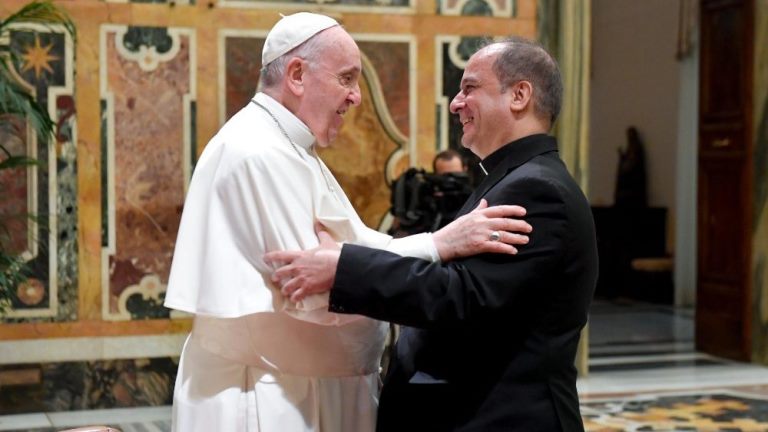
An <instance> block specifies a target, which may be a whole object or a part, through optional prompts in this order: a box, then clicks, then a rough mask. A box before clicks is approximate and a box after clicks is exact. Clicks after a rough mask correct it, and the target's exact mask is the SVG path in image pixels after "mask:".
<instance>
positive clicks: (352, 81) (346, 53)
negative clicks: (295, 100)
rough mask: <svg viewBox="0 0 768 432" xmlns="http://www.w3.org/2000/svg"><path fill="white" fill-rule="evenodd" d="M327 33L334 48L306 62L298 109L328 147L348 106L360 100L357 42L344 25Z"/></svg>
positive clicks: (330, 45) (300, 116)
mask: <svg viewBox="0 0 768 432" xmlns="http://www.w3.org/2000/svg"><path fill="white" fill-rule="evenodd" d="M326 33H327V34H325V35H324V36H325V37H329V38H331V40H330V41H329V44H328V46H329V47H331V48H329V49H326V50H325V52H324V53H323V54H322V55H321V56H319V59H318V60H317V61H315V62H313V63H308V64H307V71H306V74H307V75H306V77H305V88H304V91H305V94H304V102H303V103H302V108H301V111H302V112H301V113H299V118H301V119H302V120H304V123H306V125H307V126H308V127H309V129H310V130H311V131H312V133H313V134H314V135H315V139H317V145H319V146H320V147H327V146H328V145H330V144H331V143H332V142H333V141H334V140H335V139H336V137H337V136H338V134H339V130H340V129H341V126H342V125H343V124H344V115H345V114H346V113H347V110H349V108H350V107H351V106H357V105H360V100H361V95H360V86H359V84H358V81H359V79H360V73H361V63H360V50H359V49H358V48H357V44H356V43H355V41H354V40H353V39H352V37H351V36H349V34H347V32H346V31H344V29H342V28H341V27H333V28H330V29H328V30H326Z"/></svg>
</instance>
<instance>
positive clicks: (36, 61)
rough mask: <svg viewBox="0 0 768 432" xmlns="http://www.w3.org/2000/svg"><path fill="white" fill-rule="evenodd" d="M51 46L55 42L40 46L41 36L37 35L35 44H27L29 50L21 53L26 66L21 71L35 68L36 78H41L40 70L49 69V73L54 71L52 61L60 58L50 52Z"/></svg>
mask: <svg viewBox="0 0 768 432" xmlns="http://www.w3.org/2000/svg"><path fill="white" fill-rule="evenodd" d="M51 48H53V43H50V44H49V45H47V46H40V38H39V37H38V36H37V35H35V46H30V45H27V46H26V49H27V52H26V53H24V54H22V55H21V57H22V58H23V59H24V67H22V69H21V71H22V72H26V71H28V70H30V69H35V78H40V72H41V71H42V70H43V69H45V70H46V71H48V73H53V69H51V62H53V61H58V60H59V58H58V57H57V56H55V55H51V54H50V51H51Z"/></svg>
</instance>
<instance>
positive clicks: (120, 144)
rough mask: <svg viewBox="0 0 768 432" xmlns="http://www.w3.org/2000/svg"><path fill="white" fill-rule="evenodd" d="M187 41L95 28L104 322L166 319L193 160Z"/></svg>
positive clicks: (183, 36)
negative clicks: (103, 206) (98, 70)
mask: <svg viewBox="0 0 768 432" xmlns="http://www.w3.org/2000/svg"><path fill="white" fill-rule="evenodd" d="M194 41H195V38H194V32H193V31H192V30H190V29H183V28H161V27H128V26H112V25H105V26H103V27H102V32H101V62H102V64H101V73H102V79H101V85H102V97H103V102H102V107H103V110H104V112H103V116H102V117H103V123H104V126H103V127H104V131H106V132H105V134H104V135H105V137H104V138H105V141H106V142H105V143H103V147H104V150H105V151H104V153H103V155H102V157H103V161H104V163H103V165H102V170H103V171H102V172H103V177H105V178H106V184H105V185H104V186H103V194H104V195H105V197H104V201H105V203H106V218H105V219H104V220H103V221H102V223H103V229H104V232H105V235H104V236H103V238H104V240H106V241H105V244H104V245H103V246H104V248H103V259H102V266H103V268H102V290H103V292H102V296H103V297H102V300H103V305H102V307H103V309H102V314H103V316H104V318H105V319H111V320H127V319H145V318H161V317H168V315H169V312H168V310H167V309H165V308H163V307H162V300H163V297H164V293H165V289H166V283H167V280H168V273H169V270H170V264H171V257H172V253H173V247H174V244H175V240H176V233H177V230H178V226H179V220H180V217H181V209H182V206H183V202H184V193H185V189H186V185H187V183H188V180H189V176H190V171H191V167H192V165H193V162H194V161H193V159H192V158H193V156H194V154H195V153H194V151H193V149H194V142H193V140H194V134H193V132H192V130H193V129H194V124H195V123H194V119H193V116H194V112H195V111H194V109H195V105H194V104H195V92H194V86H195V56H194V52H195V51H194V50H195V46H194Z"/></svg>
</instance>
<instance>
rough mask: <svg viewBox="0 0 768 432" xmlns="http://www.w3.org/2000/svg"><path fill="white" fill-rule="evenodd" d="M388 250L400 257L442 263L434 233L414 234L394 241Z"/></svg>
mask: <svg viewBox="0 0 768 432" xmlns="http://www.w3.org/2000/svg"><path fill="white" fill-rule="evenodd" d="M387 250H388V251H390V252H394V253H396V254H398V255H402V256H407V257H414V258H421V259H425V260H428V261H432V262H440V254H438V253H437V247H436V246H435V241H434V240H433V239H432V233H421V234H414V235H411V236H408V237H403V238H397V239H393V240H392V241H391V242H390V243H389V245H387Z"/></svg>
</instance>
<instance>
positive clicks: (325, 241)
mask: <svg viewBox="0 0 768 432" xmlns="http://www.w3.org/2000/svg"><path fill="white" fill-rule="evenodd" d="M317 237H318V239H319V240H320V245H319V246H318V247H316V248H314V249H309V250H306V251H280V252H269V253H267V254H265V255H264V261H265V262H267V263H268V264H274V265H279V266H281V267H280V268H278V269H277V270H276V271H275V273H273V274H272V281H273V282H274V283H276V284H278V285H280V287H281V291H282V293H283V295H286V296H290V298H291V301H293V302H298V301H300V300H302V299H304V298H305V297H307V296H310V295H313V294H320V293H324V292H326V291H329V290H330V289H331V287H332V286H333V281H334V279H335V278H336V265H337V264H338V262H339V255H340V251H341V248H340V247H339V245H338V244H337V243H336V242H335V241H334V240H333V238H332V237H331V236H330V234H328V233H327V232H326V231H318V233H317Z"/></svg>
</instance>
